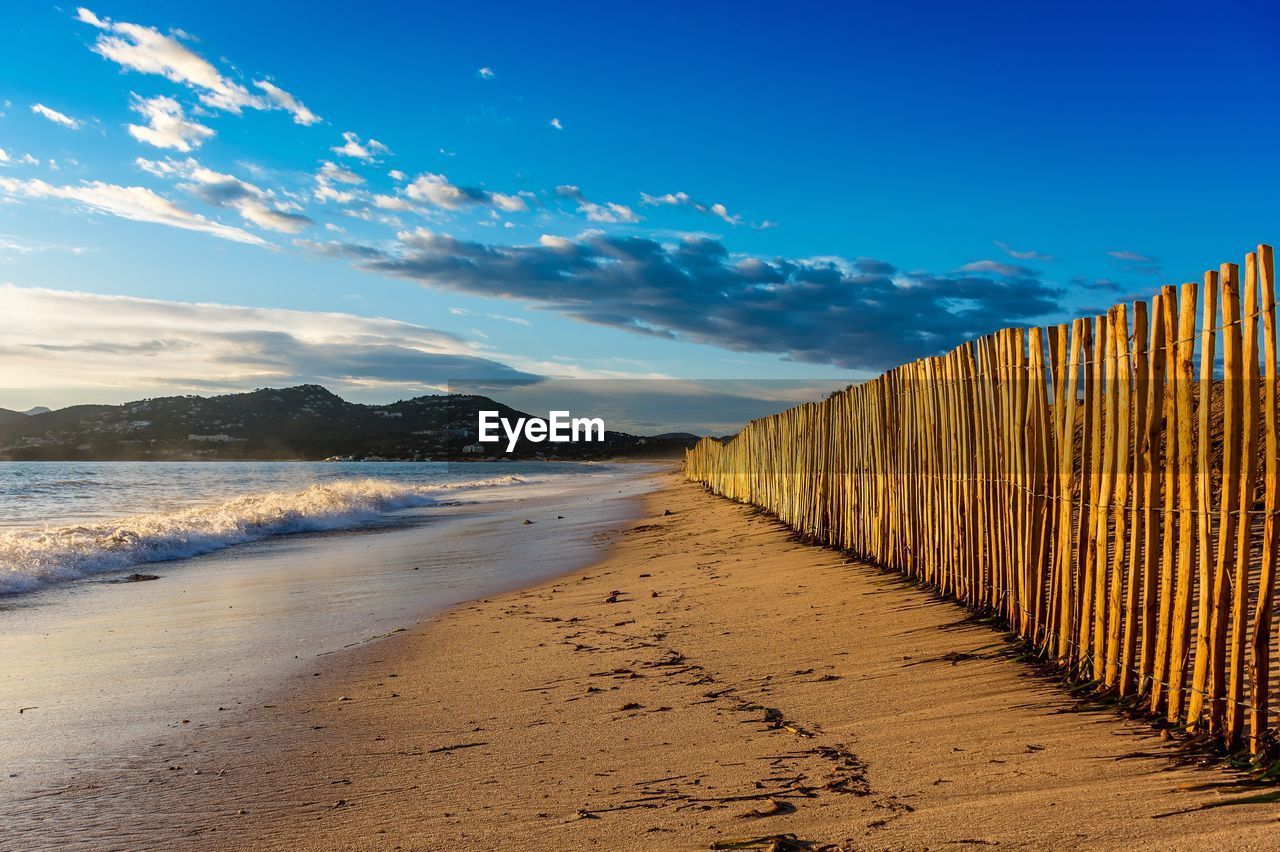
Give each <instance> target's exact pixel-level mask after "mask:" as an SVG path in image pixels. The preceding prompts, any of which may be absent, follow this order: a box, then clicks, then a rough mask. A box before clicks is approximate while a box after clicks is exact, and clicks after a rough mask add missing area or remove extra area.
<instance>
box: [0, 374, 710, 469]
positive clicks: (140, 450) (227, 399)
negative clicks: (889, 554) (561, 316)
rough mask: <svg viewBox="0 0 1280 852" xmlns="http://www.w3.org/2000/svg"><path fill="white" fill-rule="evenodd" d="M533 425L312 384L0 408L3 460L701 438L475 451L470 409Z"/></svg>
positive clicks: (525, 454)
mask: <svg viewBox="0 0 1280 852" xmlns="http://www.w3.org/2000/svg"><path fill="white" fill-rule="evenodd" d="M486 409H487V410H497V411H499V412H501V413H502V415H503V416H508V417H513V418H518V417H528V416H529V415H527V414H526V413H524V412H521V411H518V410H516V409H513V408H511V407H509V406H506V405H503V404H501V403H499V402H496V401H494V400H492V399H490V398H488V397H484V396H478V395H470V394H442V395H438V396H420V397H415V398H413V399H409V400H402V401H400V402H395V403H391V404H388V405H361V404H359V403H352V402H348V401H346V400H344V399H342V398H341V397H339V396H337V395H336V394H333V393H331V392H330V391H328V390H326V389H325V388H323V387H320V386H319V385H299V386H297V387H290V388H264V389H260V390H256V391H252V392H250V393H240V394H225V395H220V396H211V397H201V396H170V397H159V398H155V399H144V400H138V401H135V402H128V403H124V404H122V405H77V406H71V407H69V408H62V409H58V410H56V411H47V410H44V411H36V412H34V413H31V412H17V411H9V410H5V409H0V461H183V462H190V461H334V462H341V461H361V462H380V461H388V462H428V461H432V462H461V461H502V460H525V461H528V460H538V459H546V460H554V461H584V460H608V459H620V458H644V459H669V458H675V457H678V456H679V455H680V453H681V452H682V451H683V450H684V449H686V448H688V447H691V446H693V445H694V444H695V443H696V442H697V441H698V439H699V437H700V436H698V435H694V434H692V433H687V432H672V433H665V434H660V435H648V436H646V435H632V434H629V433H626V432H618V431H606V433H605V440H603V441H600V442H573V443H561V444H549V443H532V442H529V441H526V440H523V439H522V440H520V441H519V442H518V443H517V445H516V446H515V448H514V449H513V450H512V451H510V452H507V451H506V450H507V447H506V446H505V445H501V446H499V445H495V444H481V443H477V413H478V412H479V411H480V410H486Z"/></svg>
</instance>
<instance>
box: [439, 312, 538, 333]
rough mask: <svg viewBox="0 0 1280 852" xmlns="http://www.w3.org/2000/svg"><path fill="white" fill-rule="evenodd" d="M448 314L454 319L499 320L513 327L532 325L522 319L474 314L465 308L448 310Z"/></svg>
mask: <svg viewBox="0 0 1280 852" xmlns="http://www.w3.org/2000/svg"><path fill="white" fill-rule="evenodd" d="M449 313H451V314H453V315H454V316H455V317H485V318H486V319H491V320H501V321H502V322H509V323H511V324H513V325H523V326H531V325H533V323H531V322H529V321H528V320H527V319H525V318H524V317H512V316H507V315H506V314H481V313H476V312H475V311H472V310H468V309H467V308H450V309H449ZM481 336H483V337H488V335H486V334H482V335H481Z"/></svg>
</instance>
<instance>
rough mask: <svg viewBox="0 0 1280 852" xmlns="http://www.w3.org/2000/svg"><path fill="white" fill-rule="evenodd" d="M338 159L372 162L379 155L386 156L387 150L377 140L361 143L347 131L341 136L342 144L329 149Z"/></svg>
mask: <svg viewBox="0 0 1280 852" xmlns="http://www.w3.org/2000/svg"><path fill="white" fill-rule="evenodd" d="M329 150H330V151H332V152H333V153H335V154H337V155H338V156H340V157H352V158H354V159H357V160H372V159H373V158H374V157H376V156H378V155H379V154H386V153H387V151H388V149H387V146H386V145H383V144H382V143H381V142H379V141H378V140H377V139H370V140H369V141H368V142H361V141H360V137H359V136H357V135H356V134H355V133H352V132H351V131H350V130H348V131H347V132H346V133H343V134H342V144H341V145H335V146H334V147H332V148H330V149H329Z"/></svg>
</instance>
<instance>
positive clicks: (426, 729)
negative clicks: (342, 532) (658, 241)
mask: <svg viewBox="0 0 1280 852" xmlns="http://www.w3.org/2000/svg"><path fill="white" fill-rule="evenodd" d="M665 479H666V481H665V482H664V487H663V488H662V489H661V490H659V491H657V492H654V493H651V494H649V495H648V496H645V497H642V498H638V499H639V500H641V501H642V503H643V505H642V506H640V507H639V509H640V512H641V514H642V517H640V518H638V519H637V520H635V521H633V522H628V523H625V524H622V525H620V526H619V527H618V528H617V529H616V530H615V531H614V532H612V533H610V534H609V535H607V536H602V539H607V542H606V541H602V544H605V543H608V544H609V545H611V546H610V547H609V549H608V552H607V555H606V556H605V557H604V558H603V560H602V561H601V562H599V563H598V564H597V565H595V566H594V567H592V568H589V569H587V570H585V571H582V572H576V573H574V574H571V575H568V576H563V577H560V578H558V579H556V580H553V581H550V582H545V583H543V584H541V585H538V586H536V587H533V588H529V589H526V590H522V591H517V592H513V593H509V594H506V595H503V596H501V597H495V598H492V599H488V600H483V601H476V602H473V603H469V604H464V605H462V606H460V607H457V608H455V609H453V610H452V611H450V612H448V613H446V614H444V615H442V616H440V617H438V618H435V619H433V620H431V621H430V622H427V623H425V624H423V625H421V626H420V627H419V628H417V629H415V630H412V631H409V632H406V633H401V634H397V635H395V636H392V637H389V638H387V639H385V640H383V641H379V642H375V643H370V644H368V645H365V646H362V647H360V648H357V649H355V650H353V651H350V652H346V653H343V654H335V655H330V656H328V657H325V658H323V659H321V660H318V661H317V667H316V670H315V674H314V675H313V676H312V677H311V678H309V679H305V680H304V682H303V683H302V684H301V685H297V684H294V685H291V686H290V687H289V689H288V693H289V694H287V695H285V696H283V697H281V698H279V699H277V700H275V701H273V702H272V703H271V704H268V705H265V706H263V707H261V708H256V709H255V710H254V711H253V712H245V713H242V714H239V715H237V717H236V718H235V719H234V720H231V721H229V722H227V723H226V724H223V725H220V726H217V727H210V728H207V729H204V730H201V731H189V732H181V733H182V735H181V736H179V737H177V738H174V739H172V740H170V741H168V742H166V743H165V744H164V745H161V746H158V747H156V748H155V749H153V753H152V754H150V755H148V756H146V757H145V758H144V759H140V760H139V761H138V762H136V763H135V764H134V765H131V766H122V767H120V768H119V769H118V770H116V771H115V772H113V773H110V774H108V775H104V776H101V777H96V778H85V779H83V783H82V784H80V785H78V786H76V787H74V788H71V789H66V790H60V791H51V792H50V794H49V795H48V796H46V797H45V798H44V799H43V800H42V801H32V802H27V803H26V805H25V806H24V807H27V808H31V807H43V808H45V809H46V810H47V812H48V814H49V818H48V820H47V821H46V822H45V824H44V825H43V826H38V825H33V824H32V823H30V822H29V821H27V822H23V823H22V824H23V825H26V826H28V830H27V831H26V832H24V835H23V836H22V837H21V838H18V839H19V840H20V841H21V845H22V847H23V848H27V849H30V848H39V847H40V845H41V844H42V843H49V844H51V845H52V844H53V843H60V844H63V845H67V844H72V843H74V842H76V841H77V840H79V841H82V842H83V843H84V845H85V846H86V847H90V846H92V847H93V848H129V849H144V848H156V849H159V848H169V849H172V848H197V849H214V848H218V849H223V848H246V849H248V848H253V849H261V848H267V849H316V850H319V849H370V850H372V849H461V848H467V849H469V848H484V849H574V848H599V849H659V848H661V849H668V848H670V849H707V848H710V847H712V844H715V843H726V842H729V841H734V840H741V839H748V838H757V837H764V836H769V835H778V834H791V835H795V837H796V838H798V839H799V840H800V841H807V842H811V843H813V844H815V847H820V846H822V845H824V844H831V846H830V847H829V848H838V849H855V848H856V849H867V848H871V849H920V848H952V847H962V846H980V845H981V846H985V845H1001V846H1006V847H1009V846H1012V847H1015V848H1061V847H1064V846H1070V847H1076V848H1126V847H1139V846H1143V847H1148V848H1150V847H1158V848H1187V849H1191V848H1194V849H1209V848H1222V847H1227V846H1230V847H1232V848H1270V847H1272V844H1273V843H1274V839H1275V836H1276V834H1275V832H1276V831H1277V823H1276V819H1277V816H1278V814H1280V811H1278V809H1277V806H1276V805H1274V804H1262V805H1257V804H1255V805H1233V806H1226V807H1214V806H1217V805H1222V804H1223V803H1225V802H1227V801H1229V800H1231V799H1234V798H1238V797H1240V796H1243V795H1248V794H1250V793H1252V792H1256V791H1252V790H1248V789H1243V790H1242V789H1238V788H1236V787H1235V786H1233V785H1234V782H1235V779H1234V778H1233V777H1232V776H1231V775H1229V774H1228V773H1227V772H1225V771H1224V770H1222V769H1221V768H1215V767H1210V768H1203V767H1193V766H1183V765H1179V764H1178V763H1177V762H1176V761H1175V759H1174V758H1175V752H1174V749H1173V744H1171V743H1169V742H1165V741H1162V740H1161V739H1160V738H1159V737H1158V736H1157V734H1156V732H1155V731H1153V730H1152V729H1151V728H1150V727H1149V726H1147V725H1145V724H1142V723H1139V722H1132V721H1126V720H1123V719H1121V718H1120V717H1118V716H1117V715H1116V714H1114V713H1113V712H1111V711H1107V710H1091V709H1084V708H1081V707H1080V706H1079V705H1077V704H1075V703H1073V702H1072V701H1071V700H1070V699H1069V698H1068V697H1067V695H1066V694H1065V692H1064V691H1063V690H1062V689H1061V688H1060V687H1057V686H1055V685H1053V684H1052V683H1050V682H1048V681H1046V680H1044V679H1043V678H1041V677H1040V676H1038V675H1037V674H1036V673H1035V672H1033V671H1032V670H1031V669H1030V668H1029V667H1028V666H1026V665H1025V664H1023V663H1021V662H1019V661H1017V660H1015V659H1011V658H1010V657H1009V655H1008V653H1007V651H1008V646H1007V645H1006V643H1005V642H1004V640H1003V639H1002V638H1001V635H1000V634H998V633H997V632H995V631H993V630H992V629H990V628H989V627H988V626H985V625H983V624H979V623H975V622H974V621H973V620H971V619H969V618H967V616H966V613H965V612H964V611H963V610H961V609H960V608H958V607H955V606H953V605H950V604H946V603H940V602H937V601H936V600H935V599H934V598H933V597H932V596H931V595H930V594H929V593H928V592H926V591H923V590H920V589H917V588H913V587H911V586H908V585H905V584H903V583H902V582H901V581H899V580H898V579H897V578H895V577H893V576H891V575H887V574H884V573H882V572H880V571H878V570H877V569H875V568H873V567H870V566H866V565H861V564H858V563H855V562H851V561H850V560H848V559H847V558H845V557H844V556H842V555H840V554H838V553H836V552H834V551H830V550H824V549H819V548H815V547H812V546H809V545H805V544H803V543H800V542H797V541H794V540H793V539H791V537H790V536H789V534H788V532H787V530H785V529H784V528H783V527H781V526H780V525H779V524H778V523H777V522H775V521H773V520H772V519H770V518H768V517H767V516H764V515H762V514H760V513H758V512H756V511H754V510H753V509H751V508H750V507H746V506H741V505H737V504H733V503H730V502H728V501H725V500H722V499H719V498H715V497H712V496H710V495H709V494H707V493H706V492H704V491H703V490H702V489H701V488H699V487H697V486H694V485H690V484H686V483H683V482H681V481H679V480H678V479H677V478H676V477H675V476H672V475H667V476H666V477H665ZM668 511H669V512H670V513H671V514H666V512H668ZM526 530H527V532H528V534H529V535H546V534H550V531H549V530H546V529H545V528H544V527H540V526H539V525H536V524H535V525H531V526H529V527H527V528H526ZM1206 806H1208V809H1201V810H1196V809H1197V808H1205V807H1206ZM72 812H74V813H75V814H77V818H78V819H79V820H80V826H81V827H80V828H79V829H77V830H76V831H68V830H67V824H66V823H65V821H64V822H59V819H58V814H62V815H63V816H64V817H65V816H66V815H67V814H69V813H72ZM29 817H30V814H29V813H28V814H27V815H26V817H24V819H29ZM12 837H13V835H11V838H12ZM781 848H790V847H781Z"/></svg>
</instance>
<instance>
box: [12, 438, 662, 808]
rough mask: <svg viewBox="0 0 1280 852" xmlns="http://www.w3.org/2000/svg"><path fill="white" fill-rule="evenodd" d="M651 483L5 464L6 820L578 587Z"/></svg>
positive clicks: (547, 476) (636, 470)
mask: <svg viewBox="0 0 1280 852" xmlns="http://www.w3.org/2000/svg"><path fill="white" fill-rule="evenodd" d="M654 469H655V467H654V466H652V465H642V464H592V463H552V462H529V463H518V462H512V463H502V462H496V463H486V462H477V463H454V464H445V463H405V464H398V463H368V464H364V463H329V464H325V463H314V464H312V463H258V462H253V463H230V462H228V463H220V462H202V463H167V462H140V463H78V462H76V463H70V462H69V463H50V462H44V463H16V462H7V463H0V659H3V660H4V661H5V662H4V664H3V665H0V770H3V772H0V803H3V802H4V801H5V800H6V799H10V800H14V799H20V798H25V797H28V796H37V795H40V793H41V791H48V790H51V789H55V788H57V787H58V786H59V785H63V784H71V783H74V779H75V777H76V776H77V773H78V772H80V771H81V770H90V769H93V768H99V769H100V768H102V767H104V766H105V767H108V768H109V767H113V766H122V765H128V764H130V763H131V762H136V761H138V760H145V759H148V758H147V755H148V754H151V753H153V752H152V750H153V749H154V748H155V745H156V743H159V742H163V741H165V740H166V739H167V737H168V735H170V734H171V733H172V732H173V730H174V729H175V728H185V727H186V726H187V725H192V726H197V727H198V726H200V725H222V724H232V723H234V720H235V719H236V714H237V712H239V711H241V710H243V709H245V708H248V707H252V706H255V705H261V704H262V703H265V702H270V700H271V696H272V695H274V694H277V693H278V691H279V690H280V689H281V688H283V687H284V685H285V684H287V683H288V682H289V681H290V679H291V678H303V677H310V676H312V674H313V669H314V666H315V664H316V660H317V658H318V657H322V656H325V655H327V654H332V653H339V652H342V651H343V650H345V649H348V648H351V647H355V646H358V645H361V644H364V643H366V642H369V641H376V640H378V639H379V638H380V637H387V636H394V635H395V634H396V632H397V631H400V630H405V629H409V628H411V627H412V626H413V625H414V624H416V623H417V622H419V621H421V620H423V619H425V618H430V617H433V616H434V615H436V614H438V613H440V612H442V611H444V610H445V609H447V608H449V607H451V606H454V605H457V604H459V603H461V602H464V601H467V600H473V599H476V598H480V597H485V596H489V595H494V594H499V593H501V592H503V591H507V590H510V589H514V588H520V587H524V586H528V585H531V584H533V583H536V582H538V581H541V580H544V579H548V578H551V577H554V576H558V575H560V574H564V573H566V572H569V571H574V570H577V569H579V568H582V567H585V566H586V565H588V564H590V563H591V562H592V561H593V560H594V559H595V558H597V557H598V555H599V554H600V546H601V541H602V540H604V539H607V538H608V534H609V531H610V530H616V529H617V528H618V527H619V525H620V524H622V523H624V522H625V521H627V519H629V518H630V517H632V516H633V515H634V511H635V503H634V501H633V499H632V498H634V497H636V496H637V495H639V494H642V493H644V492H646V491H648V490H650V489H651V488H652V487H653V480H652V478H651V477H649V476H648V474H650V473H652V472H653V470H654ZM526 521H528V522H529V523H526ZM134 573H139V574H145V575H150V576H155V577H157V578H158V579H155V580H151V581H147V582H121V580H124V579H126V578H128V576H129V575H130V574H134ZM389 641H394V640H389Z"/></svg>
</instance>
